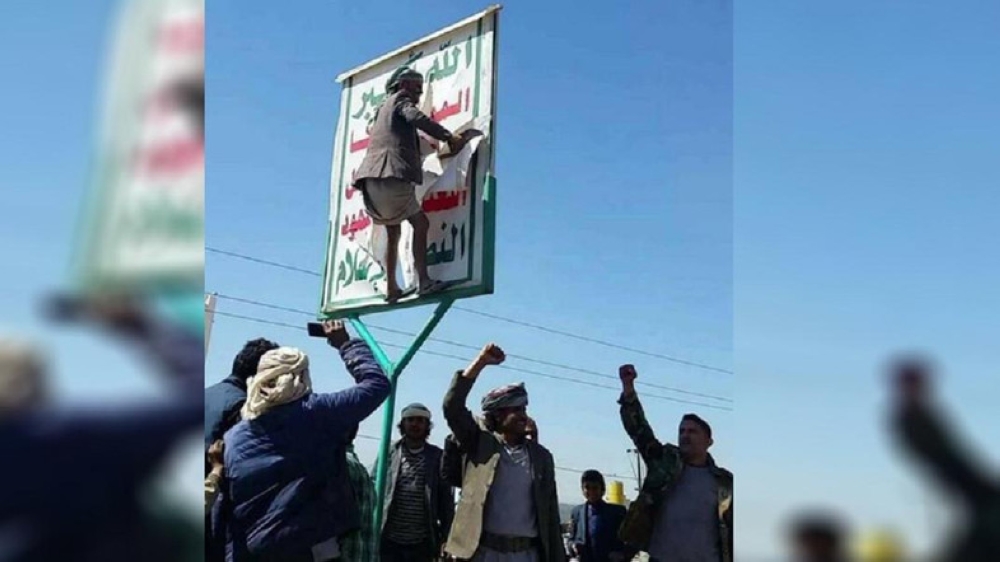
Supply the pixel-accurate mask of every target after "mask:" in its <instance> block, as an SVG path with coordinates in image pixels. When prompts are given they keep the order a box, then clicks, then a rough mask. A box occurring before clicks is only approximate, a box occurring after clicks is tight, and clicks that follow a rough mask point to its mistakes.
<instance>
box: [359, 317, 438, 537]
mask: <svg viewBox="0 0 1000 562" xmlns="http://www.w3.org/2000/svg"><path fill="white" fill-rule="evenodd" d="M454 302H455V301H454V300H453V299H445V300H443V301H441V302H440V303H438V305H437V308H435V309H434V314H433V315H432V316H431V318H430V319H429V320H428V321H427V324H426V325H424V327H423V329H421V330H420V333H419V334H417V338H416V339H415V340H413V343H411V344H410V346H409V347H408V348H407V349H406V352H404V353H403V356H402V357H401V358H400V359H399V362H398V363H395V364H393V362H392V361H390V360H389V358H388V356H386V354H385V352H384V351H383V350H382V346H380V345H379V344H378V342H377V341H376V340H375V337H374V336H372V334H371V332H369V331H368V327H367V326H365V324H364V322H362V321H361V319H360V318H358V317H356V316H355V317H351V318H349V320H350V322H351V326H353V327H354V329H355V330H356V331H357V332H358V335H359V336H361V339H363V340H364V341H365V342H366V343H367V344H368V345H369V347H371V349H372V353H373V354H374V355H375V359H377V360H378V362H379V363H380V364H381V365H382V368H383V369H384V370H385V372H386V374H387V375H388V376H389V383H390V384H391V387H392V389H391V390H390V391H389V398H388V399H387V400H386V401H385V406H384V409H383V411H382V439H381V443H379V454H378V462H377V464H376V465H375V506H374V507H375V509H374V510H373V513H372V518H373V519H374V521H373V523H374V529H375V536H374V539H375V541H376V542H377V541H379V540H380V535H381V531H382V508H383V506H384V505H385V488H386V481H385V480H386V475H387V473H388V472H389V468H388V464H387V462H386V461H387V459H388V458H389V443H390V441H391V440H392V422H393V418H394V417H395V414H396V387H397V384H396V383H397V381H398V380H399V376H400V374H402V372H403V369H405V368H406V366H407V365H409V364H410V361H411V360H412V359H413V356H414V355H416V353H417V351H419V350H420V347H421V346H422V345H423V344H424V342H426V341H427V338H428V337H430V335H431V332H433V331H434V328H436V327H437V325H438V323H440V322H441V319H442V318H444V315H445V313H446V312H448V309H450V308H451V305H452V303H454Z"/></svg>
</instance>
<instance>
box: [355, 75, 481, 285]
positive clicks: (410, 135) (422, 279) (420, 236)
mask: <svg viewBox="0 0 1000 562" xmlns="http://www.w3.org/2000/svg"><path fill="white" fill-rule="evenodd" d="M386 92H387V93H388V94H389V96H388V97H387V98H386V100H385V102H384V103H383V104H382V105H381V106H380V107H379V108H378V110H377V111H376V113H375V121H374V123H373V124H372V129H371V133H370V141H369V144H368V151H367V152H366V153H365V157H364V160H362V162H361V166H360V167H359V168H358V173H357V179H356V180H355V187H356V188H357V189H358V190H360V191H361V193H362V196H363V197H364V202H365V209H366V210H367V212H368V215H369V216H371V218H372V222H373V223H374V224H377V225H382V226H385V229H386V232H387V234H388V239H389V240H388V249H387V251H386V256H385V262H384V264H383V265H384V266H385V271H386V280H387V288H386V300H387V301H389V302H395V301H396V300H398V299H400V298H402V297H404V296H407V295H406V294H404V293H403V291H402V290H401V289H400V288H399V284H398V282H397V281H396V264H397V262H398V258H399V238H400V236H401V232H402V230H401V225H402V223H403V222H405V221H409V222H410V225H411V226H412V227H413V264H414V267H415V268H416V270H417V277H418V279H419V281H418V286H417V292H418V294H420V295H426V294H430V293H434V292H437V291H440V290H441V289H443V288H444V284H443V283H442V282H441V281H438V280H435V279H431V277H430V275H429V274H428V273H427V231H428V229H429V226H430V222H429V221H428V220H427V215H426V214H424V212H423V209H422V208H421V204H420V201H418V200H417V196H416V186H417V185H419V184H420V183H423V181H424V175H423V166H422V165H421V157H420V140H419V138H418V136H417V131H418V130H420V131H423V132H424V133H426V134H428V135H430V136H431V137H433V138H435V139H437V140H439V141H442V142H446V143H448V146H449V148H450V149H451V151H452V153H457V152H458V151H460V150H461V149H462V147H463V146H464V145H465V143H466V142H467V141H468V140H469V138H470V137H471V136H474V135H475V134H478V133H477V132H474V131H469V134H467V135H462V136H458V135H454V134H452V133H451V132H450V131H448V129H445V128H444V127H442V126H441V125H439V124H437V123H436V122H434V121H433V120H432V119H431V118H430V117H428V116H427V115H425V114H424V113H423V112H422V111H420V110H419V109H417V104H418V103H420V96H421V95H422V94H423V92H424V78H423V76H422V75H421V74H420V73H419V72H417V71H415V70H412V69H410V68H408V67H405V66H404V67H400V68H399V69H398V70H396V72H394V73H393V74H392V76H391V77H390V78H389V81H388V83H387V84H386Z"/></svg>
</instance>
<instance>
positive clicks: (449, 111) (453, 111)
mask: <svg viewBox="0 0 1000 562" xmlns="http://www.w3.org/2000/svg"><path fill="white" fill-rule="evenodd" d="M461 112H462V92H461V91H459V92H458V99H457V100H456V101H455V103H453V104H449V103H448V102H444V105H442V106H441V109H439V110H437V111H431V119H433V120H434V121H437V122H438V123H440V122H441V121H444V120H445V119H447V118H449V117H451V116H452V115H458V114H459V113H461Z"/></svg>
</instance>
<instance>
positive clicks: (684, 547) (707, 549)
mask: <svg viewBox="0 0 1000 562" xmlns="http://www.w3.org/2000/svg"><path fill="white" fill-rule="evenodd" d="M618 376H619V377H620V378H621V381H622V395H621V398H620V399H619V400H618V403H619V404H620V405H621V410H620V411H621V418H622V424H623V425H624V426H625V431H626V432H627V433H628V435H629V437H630V438H631V439H632V441H633V442H634V443H635V446H636V448H637V449H638V450H639V452H640V453H641V454H642V458H643V460H644V461H645V463H646V467H647V469H648V474H647V476H646V478H645V480H644V481H643V483H642V489H641V491H640V493H639V496H638V497H637V498H636V500H635V501H634V502H632V505H631V506H629V512H628V515H627V516H626V518H625V522H624V523H623V524H622V527H621V530H620V533H619V534H620V537H621V539H622V540H623V541H624V542H625V543H626V544H629V545H630V546H632V547H634V548H638V549H639V550H642V551H645V552H648V553H649V556H650V560H652V561H654V562H732V560H733V475H732V473H731V472H729V471H728V470H726V469H724V468H721V467H718V466H716V464H715V461H714V460H713V459H712V455H710V454H709V453H708V449H709V447H711V446H712V428H711V427H710V426H709V425H708V423H707V422H705V421H704V420H703V419H701V418H700V417H698V416H697V415H695V414H686V415H685V416H684V417H683V419H682V420H681V424H680V428H679V430H678V438H677V443H678V444H677V445H671V444H668V443H660V442H659V441H658V440H657V439H656V437H655V436H654V435H653V430H652V428H650V427H649V422H648V421H646V415H645V413H644V412H643V409H642V404H640V403H639V397H638V396H637V395H636V392H635V379H636V377H637V376H638V375H637V374H636V371H635V367H633V366H632V365H623V366H622V367H621V368H620V369H619V371H618Z"/></svg>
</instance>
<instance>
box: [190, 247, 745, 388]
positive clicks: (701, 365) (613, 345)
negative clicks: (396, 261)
mask: <svg viewBox="0 0 1000 562" xmlns="http://www.w3.org/2000/svg"><path fill="white" fill-rule="evenodd" d="M205 251H207V252H213V253H216V254H221V255H225V256H229V257H233V258H237V259H243V260H247V261H251V262H255V263H259V264H263V265H270V266H273V267H279V268H281V269H286V270H289V271H295V272H299V273H305V274H307V275H312V276H315V277H322V275H321V274H320V273H318V272H315V271H311V270H307V269H302V268H299V267H295V266H292V265H287V264H283V263H278V262H273V261H268V260H262V259H260V258H255V257H253V256H248V255H245V254H240V253H237V252H231V251H228V250H220V249H218V248H212V247H209V246H206V247H205ZM452 308H453V309H455V310H459V311H462V312H465V313H468V314H475V315H477V316H482V317H484V318H490V319H493V320H499V321H501V322H507V323H509V324H513V325H516V326H521V327H524V328H531V329H534V330H539V331H542V332H546V333H549V334H554V335H558V336H563V337H567V338H572V339H576V340H579V341H584V342H587V343H592V344H595V345H601V346H604V347H608V348H612V349H618V350H622V351H628V352H630V353H635V354H638V355H645V356H647V357H655V358H657V359H662V360H664V361H670V362H672V363H677V364H680V365H687V366H689V367H696V368H698V369H703V370H706V371H713V372H717V373H723V374H727V375H731V374H733V371H732V370H730V369H723V368H721V367H714V366H712V365H707V364H705V363H698V362H696V361H688V360H686V359H680V358H678V357H673V356H671V355H665V354H663V353H656V352H652V351H646V350H643V349H638V348H634V347H629V346H625V345H620V344H617V343H614V342H609V341H605V340H600V339H597V338H591V337H588V336H581V335H579V334H574V333H572V332H567V331H564V330H557V329H555V328H549V327H547V326H542V325H540V324H533V323H531V322H525V321H523V320H517V319H514V318H507V317H505V316H500V315H498V314H491V313H488V312H481V311H478V310H474V309H471V308H466V307H464V306H453V307H452Z"/></svg>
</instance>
